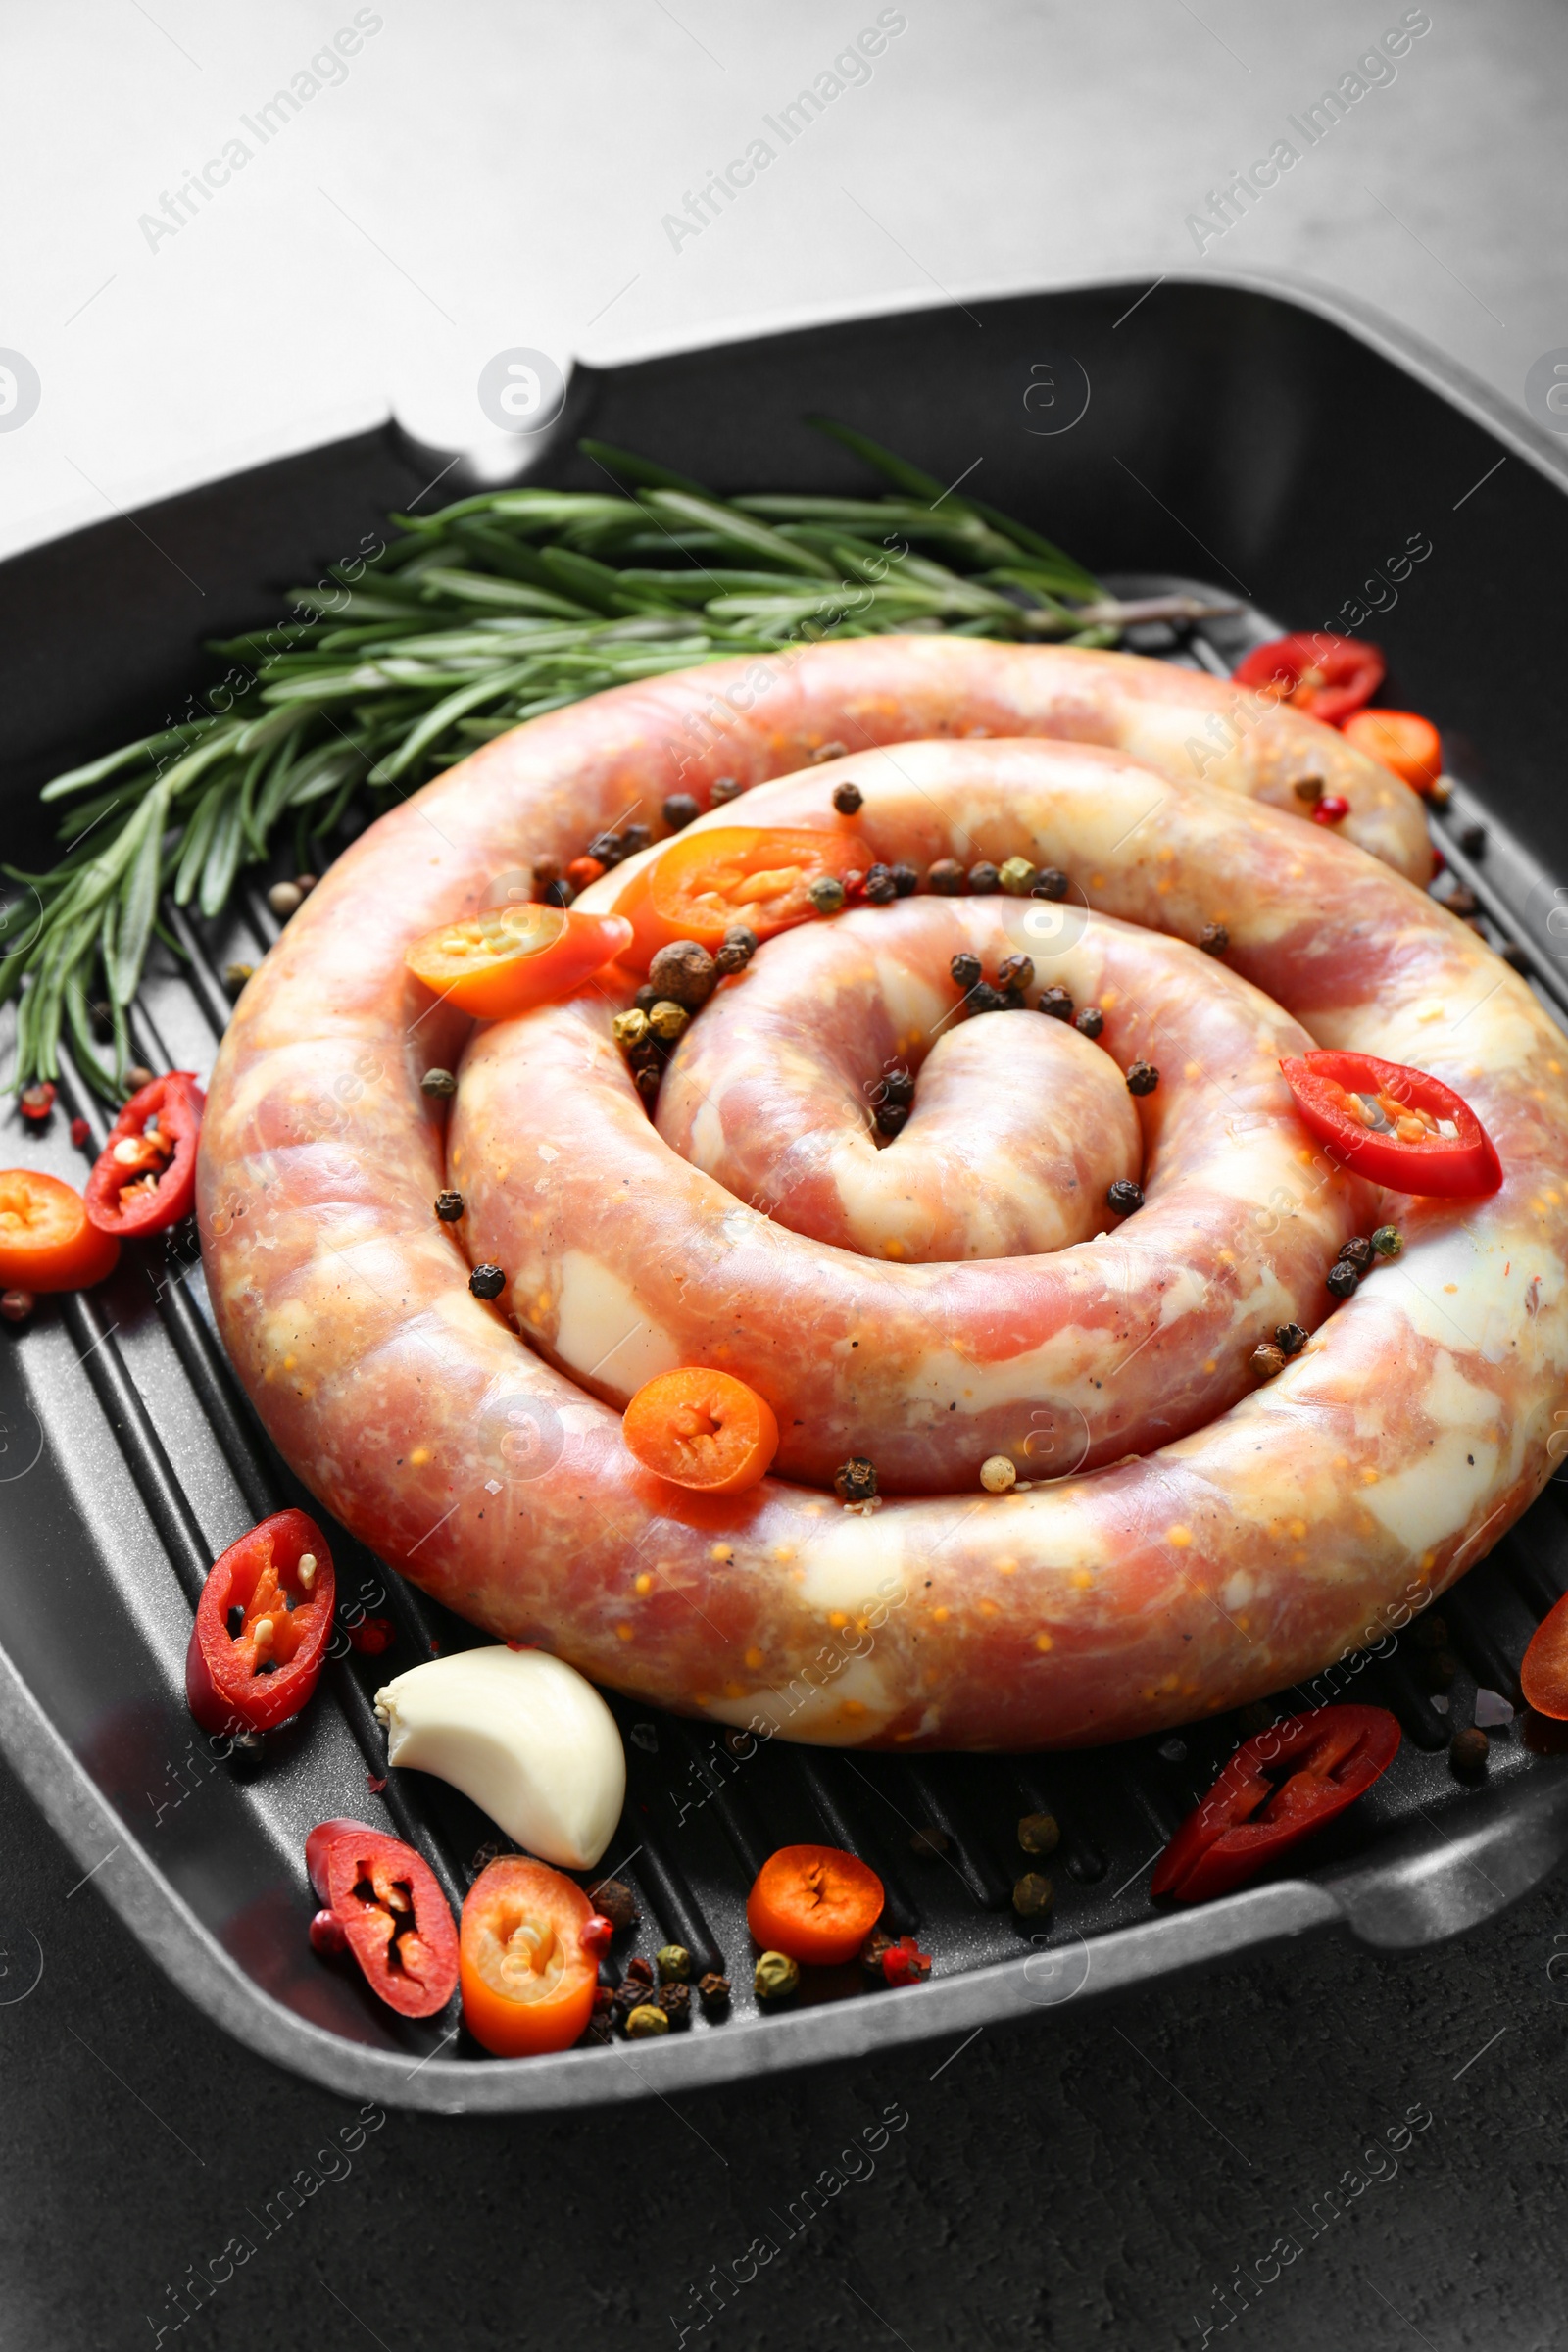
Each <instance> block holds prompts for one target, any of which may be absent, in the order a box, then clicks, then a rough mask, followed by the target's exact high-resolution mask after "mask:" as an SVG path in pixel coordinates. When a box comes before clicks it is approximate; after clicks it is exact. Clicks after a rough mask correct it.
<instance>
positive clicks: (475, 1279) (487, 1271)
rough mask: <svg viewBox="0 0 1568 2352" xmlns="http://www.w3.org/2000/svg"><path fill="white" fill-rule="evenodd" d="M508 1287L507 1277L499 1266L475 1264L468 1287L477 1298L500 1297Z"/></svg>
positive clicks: (469, 1277)
mask: <svg viewBox="0 0 1568 2352" xmlns="http://www.w3.org/2000/svg"><path fill="white" fill-rule="evenodd" d="M506 1287H507V1278H506V1276H505V1274H503V1272H502V1271H501V1268H500V1267H499V1266H492V1265H483V1266H475V1267H474V1269H473V1272H472V1273H471V1274H470V1275H469V1276H468V1288H469V1290H470V1291H471V1292H472V1293H473V1295H474V1297H475V1298H476V1299H499V1298H500V1296H501V1294H502V1292H503V1291H504V1290H505V1289H506Z"/></svg>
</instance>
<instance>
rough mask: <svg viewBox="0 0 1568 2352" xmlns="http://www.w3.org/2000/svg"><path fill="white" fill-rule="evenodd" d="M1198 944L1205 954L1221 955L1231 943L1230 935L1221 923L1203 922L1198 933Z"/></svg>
mask: <svg viewBox="0 0 1568 2352" xmlns="http://www.w3.org/2000/svg"><path fill="white" fill-rule="evenodd" d="M1198 944H1199V946H1200V947H1201V949H1202V951H1203V954H1204V955H1205V956H1223V955H1224V953H1225V951H1226V949H1227V948H1228V947H1229V946H1230V944H1231V935H1230V933H1229V932H1228V931H1227V930H1226V928H1225V926H1224V924H1223V923H1205V924H1204V925H1203V928H1202V929H1201V931H1200V933H1199V934H1198Z"/></svg>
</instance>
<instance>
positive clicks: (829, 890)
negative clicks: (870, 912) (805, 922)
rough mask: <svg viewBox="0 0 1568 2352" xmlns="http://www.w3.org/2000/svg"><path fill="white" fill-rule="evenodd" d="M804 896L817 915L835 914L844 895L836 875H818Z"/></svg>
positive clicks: (842, 903) (842, 901)
mask: <svg viewBox="0 0 1568 2352" xmlns="http://www.w3.org/2000/svg"><path fill="white" fill-rule="evenodd" d="M806 895H807V897H808V898H809V900H810V902H811V905H812V906H813V907H815V908H816V911H817V913H818V914H837V913H838V911H839V909H840V907H842V906H843V905H844V900H845V895H846V894H845V889H844V885H843V883H842V882H841V881H840V880H839V878H838V876H837V874H818V875H817V878H816V880H815V881H814V882H813V883H812V884H811V886H810V888H809V890H808V892H807V894H806Z"/></svg>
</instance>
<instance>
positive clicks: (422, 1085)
mask: <svg viewBox="0 0 1568 2352" xmlns="http://www.w3.org/2000/svg"><path fill="white" fill-rule="evenodd" d="M457 1091H458V1082H457V1080H456V1079H455V1078H454V1077H453V1075H452V1072H451V1071H450V1070H426V1071H425V1073H424V1076H423V1077H422V1078H421V1079H420V1080H419V1092H420V1094H421V1095H428V1096H429V1097H430V1099H431V1100H432V1102H436V1103H446V1102H449V1101H450V1100H451V1098H452V1097H453V1096H454V1095H455V1094H456V1093H457Z"/></svg>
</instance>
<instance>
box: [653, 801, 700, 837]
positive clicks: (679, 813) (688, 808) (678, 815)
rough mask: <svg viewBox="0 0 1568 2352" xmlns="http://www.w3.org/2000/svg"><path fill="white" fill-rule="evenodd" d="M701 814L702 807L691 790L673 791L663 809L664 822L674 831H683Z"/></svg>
mask: <svg viewBox="0 0 1568 2352" xmlns="http://www.w3.org/2000/svg"><path fill="white" fill-rule="evenodd" d="M701 814H702V810H701V809H700V808H699V807H698V804H697V802H696V800H695V798H694V797H693V795H692V794H691V793H689V792H672V793H671V794H670V796H669V798H668V800H667V801H666V802H665V803H664V807H663V810H662V815H663V819H664V822H665V824H666V825H667V826H668V827H669V829H670V831H671V832H672V833H679V832H681V831H683V830H684V828H685V827H686V826H687V825H689V824H690V823H691V821H692V819H693V818H694V817H696V816H700V815H701Z"/></svg>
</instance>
